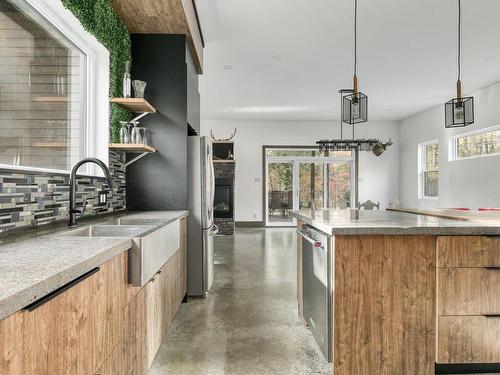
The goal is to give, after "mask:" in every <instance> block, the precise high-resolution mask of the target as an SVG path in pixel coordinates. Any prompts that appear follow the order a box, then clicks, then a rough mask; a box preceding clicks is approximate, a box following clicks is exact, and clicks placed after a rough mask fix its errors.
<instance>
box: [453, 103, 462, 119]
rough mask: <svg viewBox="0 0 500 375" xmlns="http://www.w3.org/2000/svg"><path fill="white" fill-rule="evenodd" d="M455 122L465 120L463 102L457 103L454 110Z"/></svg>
mask: <svg viewBox="0 0 500 375" xmlns="http://www.w3.org/2000/svg"><path fill="white" fill-rule="evenodd" d="M454 115H455V116H454V117H455V120H454V122H455V123H462V122H464V120H465V111H464V106H463V104H457V105H456V106H455V111H454Z"/></svg>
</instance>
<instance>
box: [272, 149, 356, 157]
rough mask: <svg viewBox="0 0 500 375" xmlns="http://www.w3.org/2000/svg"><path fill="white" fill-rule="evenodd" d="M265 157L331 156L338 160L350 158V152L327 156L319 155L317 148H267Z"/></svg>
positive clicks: (337, 152) (333, 152) (336, 152)
mask: <svg viewBox="0 0 500 375" xmlns="http://www.w3.org/2000/svg"><path fill="white" fill-rule="evenodd" d="M266 156H276V157H278V156H281V157H301V156H304V157H317V156H332V157H338V158H342V157H344V158H350V157H352V152H351V151H331V152H330V153H329V154H328V155H324V154H323V153H321V152H320V151H319V150H318V148H311V149H305V148H304V149H279V148H268V149H267V150H266Z"/></svg>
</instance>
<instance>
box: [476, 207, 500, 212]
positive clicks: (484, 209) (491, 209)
mask: <svg viewBox="0 0 500 375" xmlns="http://www.w3.org/2000/svg"><path fill="white" fill-rule="evenodd" d="M478 211H500V208H480V209H478Z"/></svg>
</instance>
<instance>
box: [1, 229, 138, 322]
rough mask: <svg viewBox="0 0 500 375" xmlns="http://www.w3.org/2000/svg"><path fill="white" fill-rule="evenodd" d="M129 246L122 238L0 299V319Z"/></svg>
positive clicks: (130, 241) (129, 243)
mask: <svg viewBox="0 0 500 375" xmlns="http://www.w3.org/2000/svg"><path fill="white" fill-rule="evenodd" d="M131 247H132V240H131V239H130V238H123V240H122V241H121V242H119V243H118V244H116V245H113V246H111V247H109V248H107V249H105V250H103V251H102V252H100V253H98V254H96V255H95V256H93V257H91V258H89V259H85V260H83V261H81V262H80V263H77V264H75V265H73V266H71V267H69V268H67V269H65V270H62V271H60V272H59V273H57V274H54V275H52V276H51V277H49V278H47V279H45V280H42V281H39V282H38V283H36V284H33V285H32V286H30V287H28V288H26V289H24V290H22V291H20V292H17V293H15V294H13V295H11V296H9V297H7V298H5V299H3V300H1V301H0V320H3V319H5V318H7V317H9V316H10V315H12V314H15V313H17V312H18V311H21V310H22V309H23V308H25V307H26V306H28V305H29V304H30V303H33V302H34V301H36V300H38V299H40V298H42V297H44V296H46V295H47V294H49V293H51V292H53V291H54V290H57V289H58V288H60V287H62V286H63V285H65V284H67V283H69V282H70V281H72V280H74V279H76V278H78V277H80V276H81V275H83V274H85V273H87V272H89V271H91V270H93V269H94V268H96V267H99V266H102V265H103V264H104V263H106V262H107V261H109V260H111V259H112V258H114V257H115V256H117V255H119V254H121V253H123V252H125V251H127V250H129V249H130V248H131Z"/></svg>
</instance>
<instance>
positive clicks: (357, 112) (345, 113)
mask: <svg viewBox="0 0 500 375" xmlns="http://www.w3.org/2000/svg"><path fill="white" fill-rule="evenodd" d="M357 73H358V0H354V76H353V93H352V94H351V95H346V96H344V98H343V100H342V121H343V122H345V123H348V124H351V125H354V124H359V123H361V122H366V121H367V120H368V97H367V96H366V95H365V94H363V93H362V92H359V91H358V76H357Z"/></svg>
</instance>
